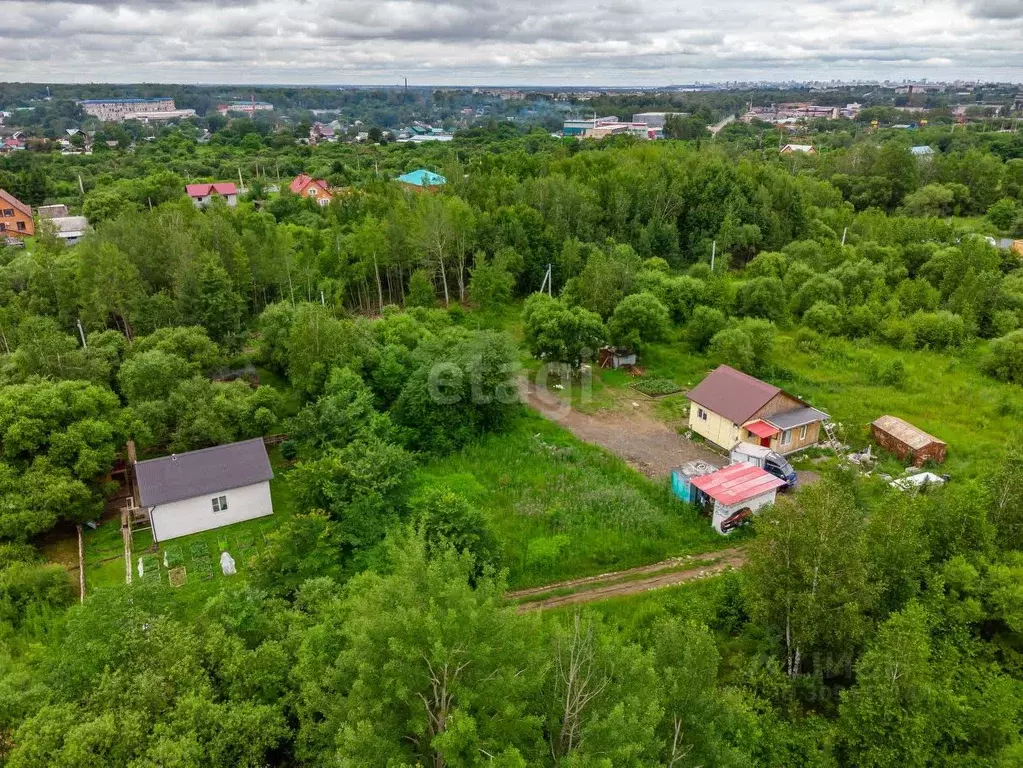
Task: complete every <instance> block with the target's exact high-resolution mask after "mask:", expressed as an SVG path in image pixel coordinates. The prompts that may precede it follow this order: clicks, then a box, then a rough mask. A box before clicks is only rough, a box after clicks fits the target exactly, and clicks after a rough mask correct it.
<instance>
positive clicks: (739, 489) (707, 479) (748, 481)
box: [690, 463, 785, 507]
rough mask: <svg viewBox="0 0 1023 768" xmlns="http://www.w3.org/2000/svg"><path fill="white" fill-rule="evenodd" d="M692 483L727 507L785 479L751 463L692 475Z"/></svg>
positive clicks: (779, 486)
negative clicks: (705, 473) (700, 474)
mask: <svg viewBox="0 0 1023 768" xmlns="http://www.w3.org/2000/svg"><path fill="white" fill-rule="evenodd" d="M690 482H691V483H692V484H693V485H695V486H696V487H697V488H699V489H700V490H701V491H703V492H704V493H705V494H707V495H708V496H710V497H711V498H712V499H714V501H717V502H720V503H721V504H724V505H725V506H727V507H730V506H732V505H734V504H741V503H742V502H744V501H748V500H749V499H753V498H756V497H757V496H762V495H764V494H765V493H769V492H770V491H774V490H777V489H778V488H781V487H782V486H783V485H785V481H784V480H782V479H780V478H777V477H775V476H774V475H772V474H770V473H768V472H766V471H764V470H762V469H761V468H760V467H754V466H753V465H752V464H745V463H739V464H732V465H731V466H729V467H725V468H724V469H719V470H718V471H717V472H713V473H711V474H709V475H702V476H700V477H694V478H693V479H692V480H691V481H690Z"/></svg>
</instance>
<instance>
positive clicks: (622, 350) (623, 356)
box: [597, 347, 636, 368]
mask: <svg viewBox="0 0 1023 768" xmlns="http://www.w3.org/2000/svg"><path fill="white" fill-rule="evenodd" d="M597 362H598V363H599V364H600V367H601V368H628V367H629V366H630V365H635V364H636V352H635V350H632V349H629V348H628V347H601V348H600V349H599V350H598V351H597Z"/></svg>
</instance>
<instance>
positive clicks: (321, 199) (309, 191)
mask: <svg viewBox="0 0 1023 768" xmlns="http://www.w3.org/2000/svg"><path fill="white" fill-rule="evenodd" d="M289 189H291V191H292V192H293V193H294V194H296V195H299V196H301V197H308V198H309V199H310V200H315V201H316V204H317V205H329V204H330V201H331V200H333V199H334V193H333V192H331V191H330V187H328V186H327V182H326V181H325V180H324V179H314V178H313V177H312V176H310V175H309V174H308V173H300V174H299V175H298V176H296V177H295V179H294V181H292V182H291V186H290V187H289Z"/></svg>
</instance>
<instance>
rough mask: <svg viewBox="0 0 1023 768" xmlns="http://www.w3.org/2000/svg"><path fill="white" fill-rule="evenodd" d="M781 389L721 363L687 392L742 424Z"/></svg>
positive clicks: (701, 403) (703, 403) (695, 401)
mask: <svg viewBox="0 0 1023 768" xmlns="http://www.w3.org/2000/svg"><path fill="white" fill-rule="evenodd" d="M779 392H781V389H779V388H778V387H775V386H773V385H771V384H768V383H767V382H765V381H761V380H760V379H755V378H753V377H752V376H748V375H746V374H745V373H743V372H742V371H737V370H735V369H734V368H731V367H729V366H727V365H719V366H718V367H717V368H715V369H714V370H713V371H711V372H710V373H709V374H707V377H706V378H705V379H704V380H703V381H701V382H700V383H699V384H697V385H696V386H695V387H693V388H692V389H691V390H689V392H688V393H687V394H686V397H688V398H689V399H690V400H692V401H693V402H694V403H697V404H698V405H702V406H703V407H704V408H706V409H708V410H711V411H714V413H717V414H720V415H721V416H724V417H725V418H726V419H730V420H731V421H732V423H733V424H742V423H743V422H746V421H748V420H749V419H750V417H752V416H753V414H754V413H756V412H757V411H759V410H760V409H761V408H763V407H764V406H765V405H767V403H768V402H769V401H770V399H771V398H772V397H774V396H775V395H777V394H778V393H779Z"/></svg>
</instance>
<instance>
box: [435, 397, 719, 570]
mask: <svg viewBox="0 0 1023 768" xmlns="http://www.w3.org/2000/svg"><path fill="white" fill-rule="evenodd" d="M419 475H420V477H419V479H420V481H421V482H430V483H441V484H444V485H447V486H448V487H451V488H452V489H454V490H456V491H458V492H460V493H462V494H463V495H465V496H466V497H467V498H468V499H469V501H470V502H471V503H473V504H474V505H475V506H477V507H478V508H479V509H481V510H482V511H483V512H484V513H485V514H486V515H487V516H488V518H489V520H490V524H491V526H492V527H493V529H494V532H495V534H496V535H497V538H498V542H499V543H500V545H501V547H502V550H503V552H502V554H503V561H502V562H503V565H504V566H505V567H507V568H508V571H509V581H510V585H511V586H512V587H514V588H523V587H530V586H536V585H540V584H546V583H550V582H552V581H558V580H562V579H569V578H573V577H579V576H590V575H594V574H599V573H602V572H605V571H609V570H620V569H623V568H630V567H633V566H637V565H645V564H649V563H653V562H656V561H658V560H662V559H664V558H667V557H671V556H674V555H681V554H687V553H692V552H700V551H707V550H711V549H716V548H721V547H724V546H726V545H727V546H733V545H734V544H735V543H736V540H737V537H731V538H728V539H726V538H723V537H721V536H718V535H717V534H715V533H714V532H713V531H712V530H711V528H710V525H709V524H708V523H707V521H706V520H705V519H702V518H700V517H699V516H698V515H697V513H696V511H695V510H694V509H693V508H692V507H690V506H688V505H685V504H683V503H682V502H680V501H678V500H677V499H676V498H675V497H674V496H673V495H672V494H671V491H670V489H669V486H668V482H667V480H665V481H664V483H663V484H659V483H654V482H652V481H650V480H648V479H647V478H645V477H643V476H642V475H641V474H639V473H638V472H636V471H635V470H633V469H631V468H630V467H628V466H627V465H626V464H625V463H624V462H623V461H621V460H620V459H618V458H617V457H615V456H612V455H611V454H609V453H608V452H606V451H604V450H603V449H601V448H598V447H596V446H592V445H588V444H586V443H583V442H581V441H579V440H577V439H576V438H575V437H574V436H573V435H571V434H570V433H569V432H567V431H565V430H563V429H561V428H560V427H558V426H557V425H555V424H553V423H551V422H550V421H548V420H546V419H544V418H543V417H541V416H538V415H536V414H533V413H532V412H529V411H526V410H525V409H523V411H522V412H521V413H520V415H518V416H517V417H516V420H515V423H514V425H513V427H512V428H511V429H510V430H509V431H507V432H505V433H502V434H494V435H489V436H487V437H485V438H483V439H482V440H480V441H478V442H477V443H475V444H473V445H470V446H468V447H467V448H465V449H463V450H462V451H459V452H458V453H456V454H454V455H452V456H448V457H445V458H443V459H439V460H436V461H434V462H432V463H430V464H427V465H426V466H425V467H424V468H423V469H422V470H420V473H419Z"/></svg>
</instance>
